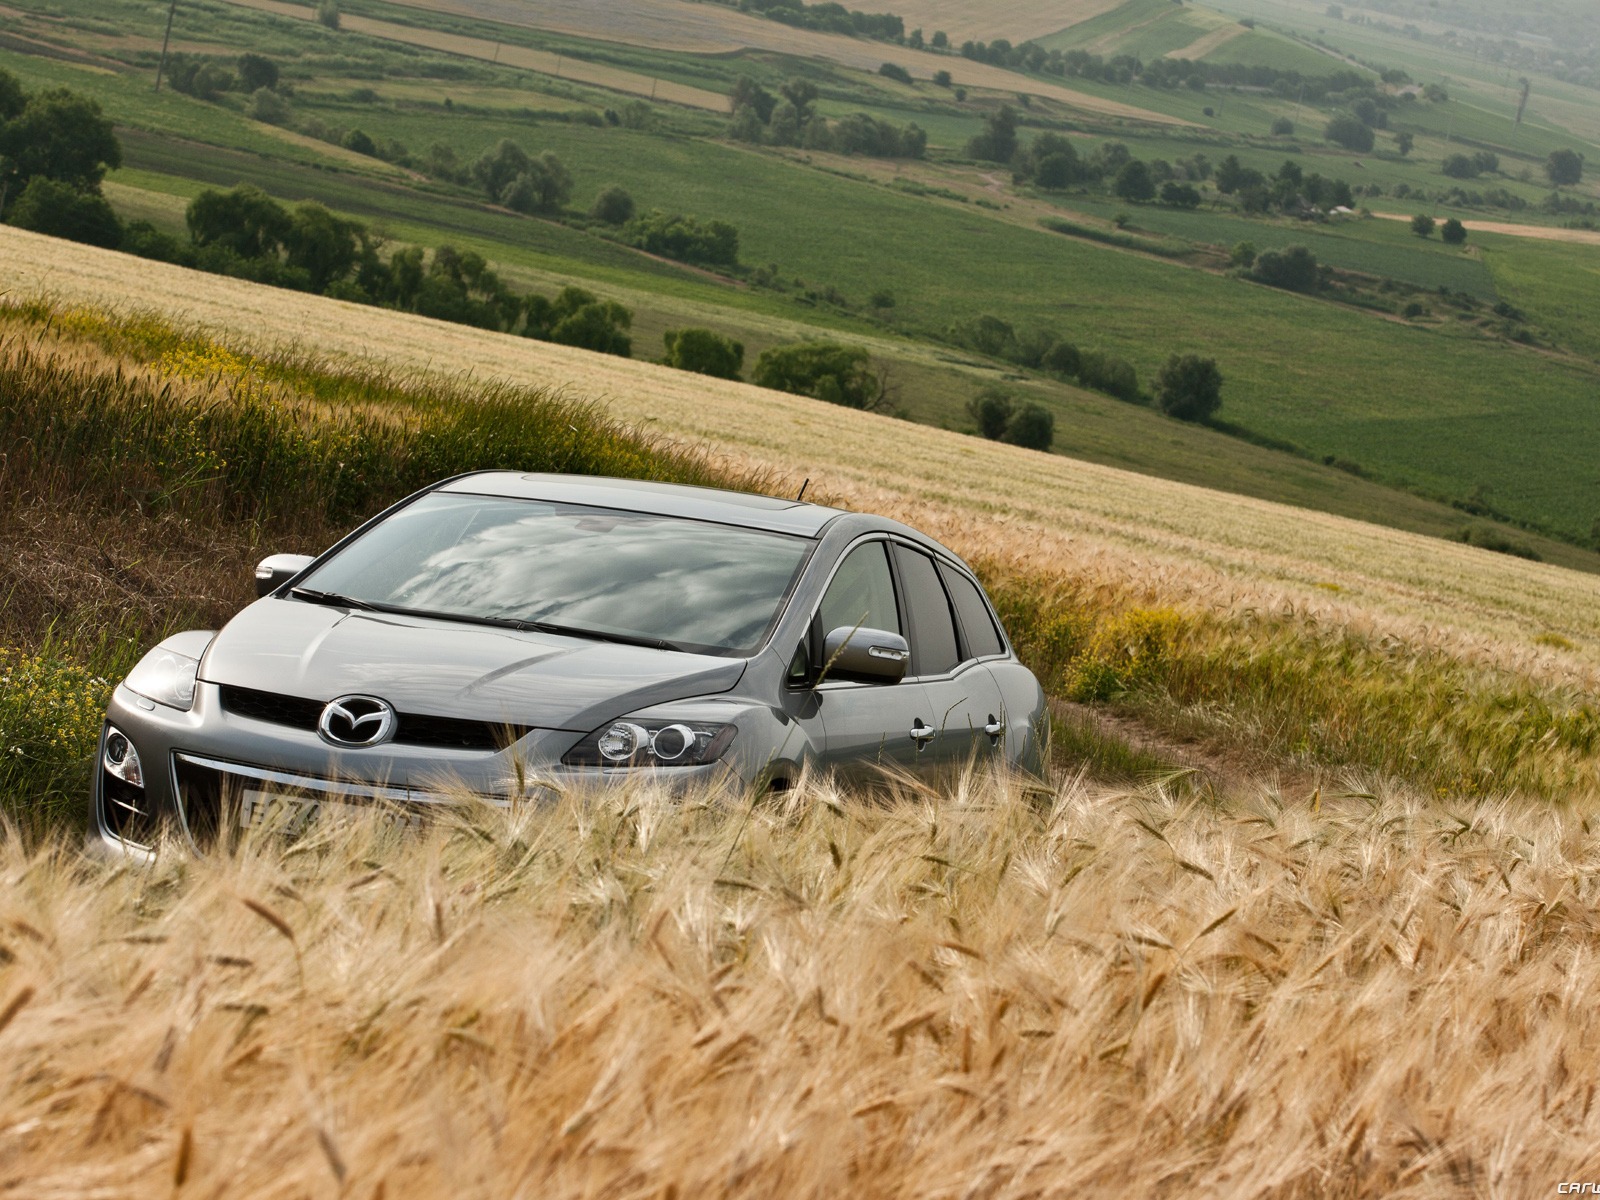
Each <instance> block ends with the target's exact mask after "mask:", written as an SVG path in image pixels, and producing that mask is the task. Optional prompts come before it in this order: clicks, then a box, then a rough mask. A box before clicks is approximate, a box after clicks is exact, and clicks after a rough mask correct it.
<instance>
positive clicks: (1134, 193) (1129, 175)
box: [1111, 159, 1156, 201]
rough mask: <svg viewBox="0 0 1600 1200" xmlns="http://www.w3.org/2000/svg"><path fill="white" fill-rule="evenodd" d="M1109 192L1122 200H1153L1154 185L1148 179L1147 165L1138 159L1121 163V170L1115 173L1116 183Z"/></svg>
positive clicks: (1152, 181)
mask: <svg viewBox="0 0 1600 1200" xmlns="http://www.w3.org/2000/svg"><path fill="white" fill-rule="evenodd" d="M1111 190H1112V191H1113V192H1114V193H1116V195H1117V196H1118V197H1119V198H1120V199H1123V200H1133V201H1140V200H1153V199H1154V198H1155V194H1156V184H1155V180H1154V179H1152V178H1151V177H1150V167H1149V165H1148V164H1146V163H1143V162H1140V161H1139V160H1138V159H1133V160H1132V161H1130V162H1126V163H1123V164H1122V169H1121V170H1120V171H1118V172H1117V178H1116V182H1115V183H1113V184H1112V185H1111Z"/></svg>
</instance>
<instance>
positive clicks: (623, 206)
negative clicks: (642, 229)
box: [589, 184, 633, 225]
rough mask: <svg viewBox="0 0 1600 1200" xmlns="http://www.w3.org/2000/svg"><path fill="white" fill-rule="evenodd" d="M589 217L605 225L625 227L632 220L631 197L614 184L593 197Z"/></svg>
mask: <svg viewBox="0 0 1600 1200" xmlns="http://www.w3.org/2000/svg"><path fill="white" fill-rule="evenodd" d="M589 215H590V216H591V217H593V218H594V219H595V220H596V221H604V222H605V223H606V224H607V225H626V224H627V223H628V222H629V221H631V220H632V219H633V197H632V196H630V195H628V193H627V192H625V191H623V190H622V188H620V187H618V186H617V185H616V184H612V185H611V186H610V187H608V188H605V189H604V190H602V191H601V193H600V194H599V195H598V196H596V197H595V201H594V207H593V208H591V209H590V210H589Z"/></svg>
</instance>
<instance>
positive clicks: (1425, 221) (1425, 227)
mask: <svg viewBox="0 0 1600 1200" xmlns="http://www.w3.org/2000/svg"><path fill="white" fill-rule="evenodd" d="M1433 224H1434V222H1433V218H1432V217H1430V216H1429V215H1428V214H1427V213H1418V214H1417V215H1416V216H1414V217H1412V218H1411V232H1412V233H1414V234H1416V235H1417V236H1418V237H1420V238H1425V237H1432V236H1433Z"/></svg>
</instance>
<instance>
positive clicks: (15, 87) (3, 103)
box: [0, 69, 28, 121]
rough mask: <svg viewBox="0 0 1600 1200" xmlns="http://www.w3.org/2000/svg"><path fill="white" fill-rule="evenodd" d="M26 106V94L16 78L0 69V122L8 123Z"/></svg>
mask: <svg viewBox="0 0 1600 1200" xmlns="http://www.w3.org/2000/svg"><path fill="white" fill-rule="evenodd" d="M27 105H28V94H27V93H26V92H25V91H23V90H22V85H21V84H20V83H18V82H17V77H16V76H15V75H13V74H11V72H9V71H6V70H3V69H0V121H9V120H11V118H12V117H15V116H17V115H18V114H19V113H21V112H22V110H23V109H24V108H26V107H27Z"/></svg>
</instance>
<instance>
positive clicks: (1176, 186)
mask: <svg viewBox="0 0 1600 1200" xmlns="http://www.w3.org/2000/svg"><path fill="white" fill-rule="evenodd" d="M1161 203H1163V204H1167V205H1171V206H1172V207H1173V208H1199V207H1200V193H1199V192H1198V191H1196V190H1195V188H1194V185H1193V184H1188V183H1171V182H1169V183H1164V184H1162V185H1161Z"/></svg>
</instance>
